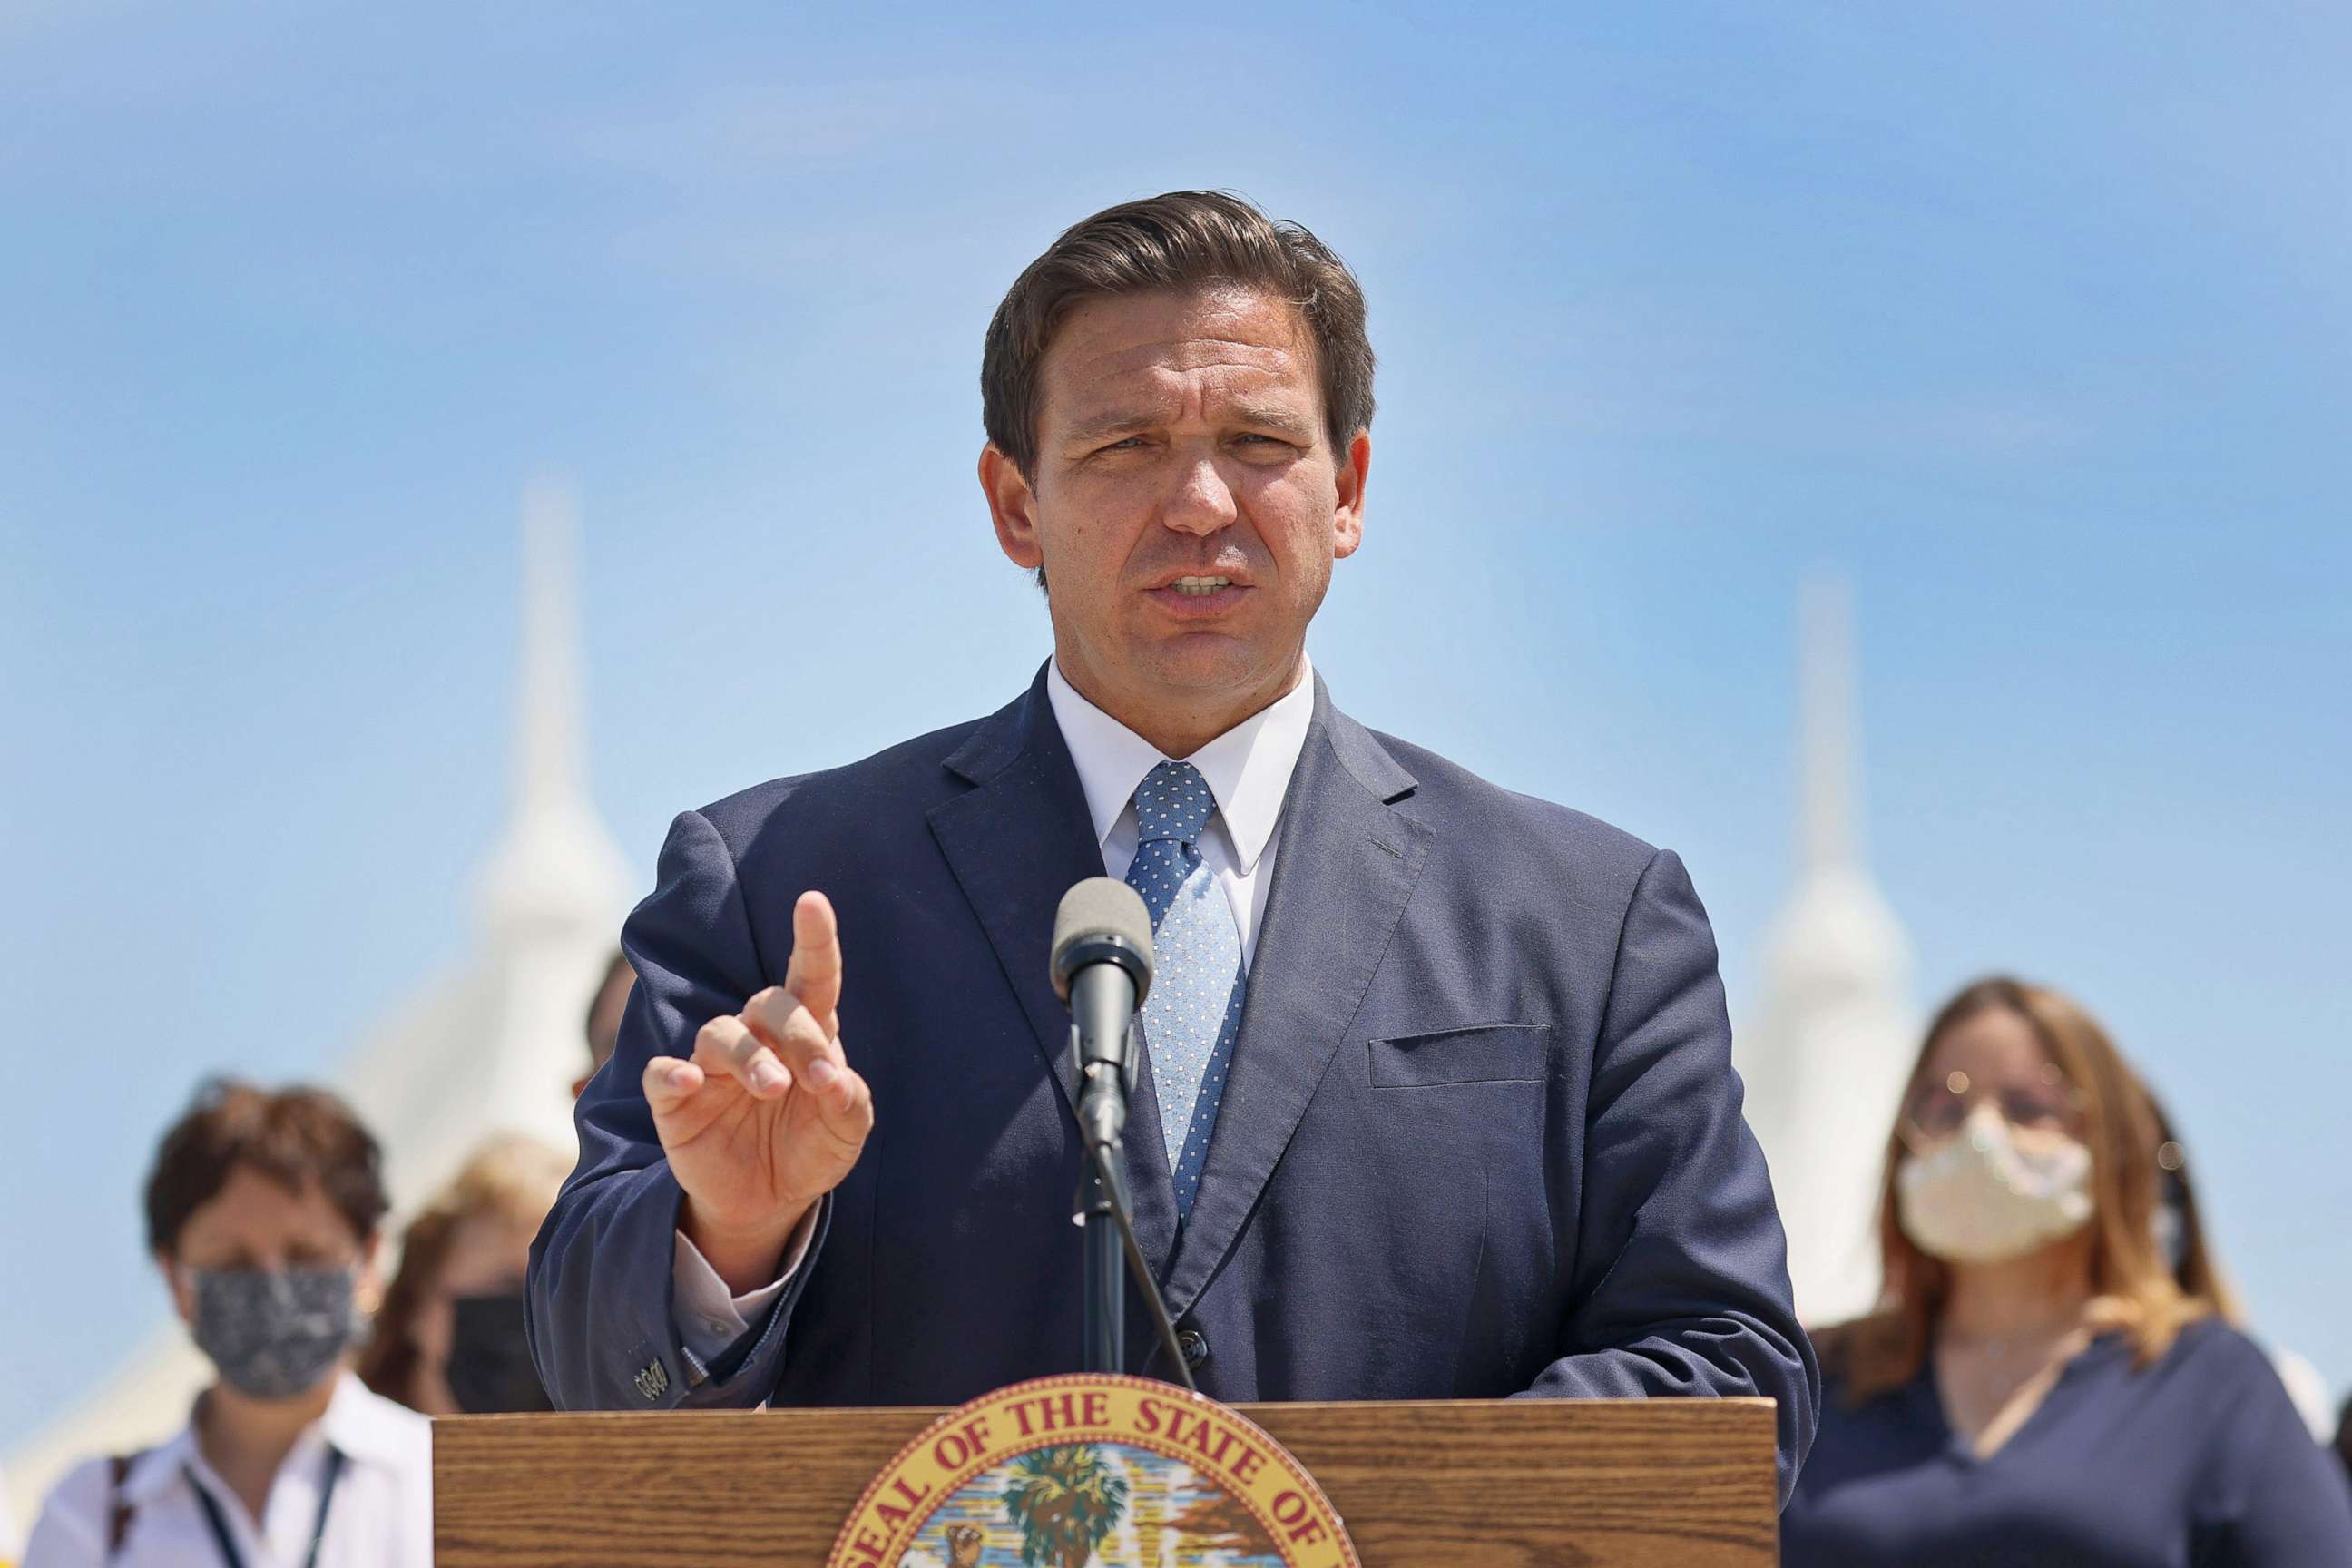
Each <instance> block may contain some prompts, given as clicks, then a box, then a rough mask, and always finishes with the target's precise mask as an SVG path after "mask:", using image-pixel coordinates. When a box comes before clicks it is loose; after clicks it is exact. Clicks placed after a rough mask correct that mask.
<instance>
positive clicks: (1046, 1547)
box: [1004, 1443, 1127, 1568]
mask: <svg viewBox="0 0 2352 1568" xmlns="http://www.w3.org/2000/svg"><path fill="white" fill-rule="evenodd" d="M1013 1469H1014V1471H1015V1472H1016V1473H1015V1475H1014V1476H1013V1480H1012V1483H1011V1484H1010V1485H1008V1486H1006V1488H1005V1489H1004V1511H1005V1512H1006V1513H1008V1514H1010V1515H1012V1517H1013V1523H1014V1524H1016V1525H1018V1526H1019V1527H1020V1529H1021V1561H1022V1562H1024V1563H1027V1564H1028V1565H1029V1568H1086V1565H1087V1559H1088V1558H1090V1557H1092V1556H1093V1555H1094V1554H1095V1548H1097V1546H1100V1545H1101V1544H1102V1543H1103V1541H1104V1539H1105V1538H1106V1537H1108V1535H1109V1534H1110V1532H1111V1531H1114V1530H1116V1529H1118V1521H1119V1516H1120V1514H1122V1513H1124V1512H1125V1511H1126V1510H1127V1479H1126V1478H1125V1477H1123V1476H1121V1475H1120V1474H1119V1473H1118V1470H1117V1469H1116V1468H1113V1466H1112V1465H1111V1463H1110V1461H1109V1460H1108V1458H1107V1457H1106V1456H1105V1455H1104V1453H1103V1451H1102V1449H1101V1448H1099V1447H1096V1446H1095V1445H1093V1444H1090V1443H1070V1444H1066V1445H1064V1446H1063V1447H1058V1448H1040V1449H1039V1450H1037V1452H1035V1453H1034V1454H1024V1455H1023V1456H1022V1457H1021V1458H1018V1459H1016V1460H1014V1461H1013Z"/></svg>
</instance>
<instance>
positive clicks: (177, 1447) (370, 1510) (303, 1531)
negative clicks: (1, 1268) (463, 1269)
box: [25, 1080, 433, 1568]
mask: <svg viewBox="0 0 2352 1568" xmlns="http://www.w3.org/2000/svg"><path fill="white" fill-rule="evenodd" d="M384 1208H385V1198H384V1189H383V1169H382V1161H381V1158H380V1156H379V1153H378V1151H377V1148H376V1142H375V1140H374V1139H373V1137H371V1136H370V1135H369V1133H368V1131H367V1129H365V1128H364V1127H362V1126H361V1125H360V1123H359V1121H358V1119H357V1118H355V1117H354V1116H353V1115H352V1112H351V1110H350V1108H349V1107H347V1106H345V1105H344V1104H343V1102H342V1101H341V1100H338V1099H336V1098H335V1097H334V1096H333V1095H331V1094H329V1093H327V1092H326V1091H324V1090H323V1089H300V1088H297V1089H284V1090H280V1091H278V1092H276V1093H270V1092H268V1091H265V1090H263V1089H256V1088H254V1087H252V1086H251V1085H249V1084H243V1083H236V1082H231V1081H226V1080H215V1081H214V1082H211V1083H208V1084H206V1085H205V1087H204V1088H203V1089H201V1090H199V1091H198V1093H197V1095H196V1100H195V1103H194V1105H193V1106H191V1107H190V1108H189V1110H188V1111H187V1113H186V1114H185V1115H184V1116H183V1117H182V1118H181V1119H180V1121H178V1122H177V1123H176V1124H175V1125H173V1128H172V1129H171V1131H168V1132H166V1133H165V1134H164V1136H163V1146H162V1147H161V1148H160V1149H159V1150H158V1151H157V1152H156V1156H155V1168H154V1171H153V1173H152V1174H151V1175H150V1176H149V1177H148V1181H147V1241H148V1247H149V1249H150V1251H151V1252H152V1254H153V1256H154V1258H155V1265H156V1267H157V1268H159V1269H161V1270H162V1271H163V1279H164V1282H165V1284H166V1286H167V1287H168V1288H169V1289H170V1291H171V1296H172V1304H173V1307H174V1308H175V1309H176V1310H178V1312H179V1314H180V1317H181V1319H182V1321H184V1322H185V1323H186V1324H187V1325H188V1328H189V1331H190V1332H191V1333H192V1334H193V1335H194V1339H195V1342H196V1346H197V1348H198V1349H200V1350H202V1351H203V1352H204V1353H205V1356H206V1358H207V1359H209V1360H210V1361H211V1362H212V1363H213V1366H214V1368H215V1371H216V1372H217V1373H218V1376H217V1378H216V1380H215V1382H214V1383H213V1384H212V1386H210V1387H209V1388H207V1389H205V1392H204V1393H203V1394H200V1395H199V1396H198V1397H197V1399H196V1403H195V1407H194V1410H192V1411H191V1412H190V1413H189V1416H188V1422H187V1425H186V1426H184V1427H182V1428H181V1429H180V1430H179V1431H178V1432H177V1433H176V1434H174V1435H173V1436H170V1437H169V1438H168V1439H166V1440H165V1441H163V1443H161V1444H159V1445H157V1446H156V1447H152V1448H148V1449H145V1450H142V1451H141V1452H139V1453H136V1454H129V1455H122V1456H118V1457H116V1458H95V1459H91V1460H89V1461H87V1462H86V1463H84V1464H82V1465H81V1466H79V1468H76V1469H74V1470H72V1471H71V1472H69V1473H68V1475H67V1476H66V1478H65V1479H64V1480H62V1481H60V1482H58V1487H57V1489H56V1490H55V1491H53V1492H51V1493H50V1494H49V1498H48V1500H47V1503H46V1504H45V1505H44V1507H43V1508H42V1510H41V1517H40V1519H39V1520H38V1521H37V1522H36V1523H35V1524H34V1526H33V1539H32V1541H31V1542H30V1543H29V1544H28V1545H27V1546H26V1550H25V1568H101V1565H103V1568H166V1565H171V1568H180V1565H184V1564H187V1563H221V1564H224V1565H225V1568H245V1565H247V1564H250V1565H254V1568H259V1565H261V1564H267V1563H302V1564H309V1565H311V1568H427V1565H428V1564H430V1563H431V1562H432V1560H433V1468H432V1438H431V1436H430V1428H429V1426H428V1424H427V1423H426V1422H425V1420H423V1419H422V1418H421V1417H419V1416H417V1415H415V1414H414V1413H412V1412H410V1411H406V1410H404V1409H402V1408H401V1407H400V1406H399V1405H394V1404H393V1403H392V1402H391V1401H390V1400H386V1399H381V1398H378V1397H377V1396H376V1395H375V1394H371V1393H369V1392H368V1390H367V1389H366V1388H365V1387H363V1386H362V1384H360V1381H359V1379H357V1378H356V1377H353V1376H352V1374H351V1373H350V1372H349V1371H348V1370H346V1368H345V1364H344V1363H345V1361H346V1359H347V1353H348V1352H349V1350H350V1348H351V1346H352V1344H353V1343H355V1342H357V1340H358V1339H359V1338H360V1336H361V1333H362V1325H363V1324H364V1322H365V1320H366V1311H367V1309H368V1307H369V1306H370V1305H372V1304H373V1298H374V1296H375V1295H376V1292H377V1286H378V1279H377V1276H376V1253H377V1230H378V1226H380V1224H381V1223H382V1221H383V1214H384Z"/></svg>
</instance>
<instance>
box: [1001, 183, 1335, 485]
mask: <svg viewBox="0 0 2352 1568" xmlns="http://www.w3.org/2000/svg"><path fill="white" fill-rule="evenodd" d="M1218 284H1230V285H1238V286H1241V287H1244V288H1250V289H1264V290H1265V291H1266V292H1268V293H1270V294H1274V295H1276V296H1277V297H1278V298H1281V299H1284V300H1288V301H1290V303H1291V304H1292V305H1293V306H1295V307H1296V308H1297V310H1298V313H1299V315H1300V317H1301V318H1302V319H1303V320H1304V321H1306V323H1307V330H1308V331H1309V332H1311V333H1312V334H1313V336H1314V340H1315V363H1316V370H1317V372H1318V374H1319V376H1320V378H1321V381H1322V389H1323V419H1324V425H1325V426H1326V428H1327V429H1328V431H1329V432H1330V436H1331V445H1332V446H1333V447H1334V448H1336V449H1337V450H1339V452H1341V453H1343V454H1344V453H1345V452H1346V451H1347V449H1348V443H1349V442H1350V441H1352V440H1353V439H1355V437H1356V433H1357V432H1358V431H1360V430H1365V429H1369V428H1370V426H1371V423H1372V344H1371V340H1370V338H1368V337H1366V336H1365V335H1364V290H1363V289H1362V287H1361V286H1360V284H1358V283H1357V281H1356V279H1355V275H1354V274H1353V273H1351V272H1349V270H1348V268H1347V264H1346V263H1345V262H1343V261H1341V260H1340V259H1339V257H1337V256H1336V255H1334V254H1332V252H1331V250H1330V247H1328V246H1326V245H1325V244H1324V243H1323V242H1322V241H1321V240H1319V239H1318V238H1316V237H1314V235H1312V234H1310V233H1308V232H1307V230H1306V229H1305V228H1303V227H1301V226H1299V225H1297V224H1295V223H1285V222H1279V221H1277V220H1276V219H1274V218H1270V217H1268V216H1265V214H1264V213H1263V212H1260V211H1259V210H1258V209H1257V208H1256V207H1255V206H1252V205H1250V204H1249V203H1247V202H1245V201H1244V200H1242V199H1241V198H1240V197H1239V196H1232V195H1225V194H1224V193H1223V192H1222V191H1171V192H1169V193H1168V194H1167V195H1161V196H1152V197H1150V198H1149V199H1148V200H1144V201H1138V202H1125V203H1122V204H1121V205H1118V206H1115V207H1107V208H1105V209H1104V210H1103V211H1101V212H1098V213H1097V214H1095V216H1092V217H1090V218H1087V219H1086V220H1085V221H1083V222H1081V223H1078V224H1076V225H1075V226H1072V227H1070V228H1067V229H1065V230H1064V231H1063V233H1062V237H1060V238H1059V239H1056V240H1055V241H1054V243H1053V244H1052V245H1051V246H1048V247H1046V250H1045V255H1043V256H1040V257H1039V258H1037V259H1036V260H1034V261H1033V262H1031V263H1030V264H1029V265H1028V267H1027V268H1024V269H1023V271H1022V274H1021V276H1020V277H1019V278H1017V279H1013V288H1012V289H1011V290H1010V291H1008V292H1007V293H1006V294H1005V296H1004V302H1003V304H1001V305H999V306H997V308H996V316H995V319H994V320H992V321H990V322H989V323H988V345H987V348H986V350H985V352H984V353H982V356H981V362H980V404H981V419H982V423H983V424H984V425H985V426H987V429H988V439H989V441H990V443H991V444H992V445H993V446H994V447H996V449H997V450H998V451H1000V452H1003V454H1004V455H1005V456H1006V457H1008V458H1012V459H1013V465H1014V466H1015V467H1016V468H1019V469H1020V470H1021V472H1022V473H1023V475H1024V476H1025V477H1029V478H1031V479H1034V476H1035V473H1036V469H1035V467H1034V465H1035V462H1036V458H1037V415H1038V403H1039V393H1038V381H1039V374H1040V370H1041V367H1042V366H1043V365H1044V363H1045V350H1046V349H1047V348H1048V347H1049V346H1050V345H1051V344H1052V342H1053V341H1054V333H1055V331H1057V330H1058V329H1059V328H1060V327H1061V324H1062V321H1063V319H1064V318H1065V317H1066V316H1067V315H1068V314H1069V312H1070V310H1071V308H1072V307H1073V306H1075V305H1077V304H1079V303H1081V302H1083V301H1085V300H1098V299H1105V298H1108V297H1111V296H1115V295H1120V294H1140V293H1150V292H1156V291H1159V290H1162V289H1201V288H1209V287H1213V286H1215V285H1218Z"/></svg>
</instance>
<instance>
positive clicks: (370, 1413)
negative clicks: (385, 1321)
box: [24, 1372, 433, 1568]
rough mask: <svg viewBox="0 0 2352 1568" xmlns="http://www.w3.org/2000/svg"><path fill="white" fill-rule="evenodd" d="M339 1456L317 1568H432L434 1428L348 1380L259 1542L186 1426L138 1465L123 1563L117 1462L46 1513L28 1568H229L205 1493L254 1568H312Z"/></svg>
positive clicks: (68, 1483)
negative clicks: (114, 1545)
mask: <svg viewBox="0 0 2352 1568" xmlns="http://www.w3.org/2000/svg"><path fill="white" fill-rule="evenodd" d="M330 1445H332V1446H333V1447H334V1448H335V1449H336V1450H338V1451H339V1452H341V1454H342V1456H343V1461H344V1462H343V1470H342V1475H341V1478H340V1479H338V1480H337V1481H336V1483H335V1495H334V1500H333V1503H332V1505H331V1507H330V1508H329V1509H328V1510H327V1529H326V1533H325V1534H324V1535H323V1536H322V1537H320V1543H319V1568H432V1563H433V1436H432V1423H430V1422H428V1421H427V1420H425V1417H424V1416H422V1415H417V1414H416V1413H415V1411H413V1410H407V1409H404V1408H403V1407H402V1406H400V1405H394V1403H393V1402H392V1401H391V1400H389V1399H385V1398H383V1397H381V1396H379V1395H377V1394H371V1393H369V1392H368V1389H367V1386H366V1385H365V1384H362V1383H361V1382H360V1380H359V1379H358V1378H357V1377H355V1376H353V1375H352V1373H349V1372H345V1373H342V1374H341V1376H340V1377H339V1378H338V1379H337V1380H336V1383H335V1394H334V1398H333V1400H332V1401H331V1403H330V1404H329V1405H328V1406H327V1413H326V1414H325V1415H321V1416H320V1418H319V1419H318V1420H317V1421H316V1422H314V1423H312V1424H311V1425H310V1426H309V1427H308V1428H307V1429H305V1430H304V1432H303V1433H302V1436H300V1437H299V1438H297V1439H296V1440H295V1443H294V1447H292V1448H291V1449H290V1450H289V1451H288V1453H287V1455H286V1460H285V1462H284V1463H283V1464H281V1465H279V1466H278V1476H277V1479H275V1480H273V1481H272V1482H271V1483H270V1486H269V1501H268V1505H267V1506H266V1507H265V1508H264V1509H263V1510H262V1518H261V1521H260V1528H259V1529H258V1531H257V1530H256V1529H255V1522H254V1521H253V1520H251V1519H249V1518H248V1517H247V1515H246V1511H245V1504H243V1503H242V1502H239V1501H238V1500H237V1498H236V1493H235V1492H232V1491H231V1490H229V1489H228V1485H227V1483H226V1482H225V1481H223V1480H222V1479H220V1477H219V1476H218V1475H217V1474H215V1472H214V1470H213V1468H212V1467H211V1466H210V1465H208V1464H206V1463H205V1457H204V1455H203V1454H202V1453H201V1452H199V1451H198V1449H197V1447H196V1434H195V1428H194V1426H193V1425H190V1426H182V1427H181V1428H180V1429H179V1431H178V1432H176V1433H174V1434H173V1436H171V1438H170V1439H169V1440H167V1441H165V1442H163V1443H162V1444H160V1445H158V1446H157V1447H152V1448H149V1449H147V1450H146V1451H145V1452H143V1453H142V1454H141V1455H139V1457H138V1458H135V1459H133V1460H132V1461H131V1469H130V1472H129V1473H128V1474H127V1475H125V1476H124V1478H123V1482H122V1500H123V1501H125V1502H127V1503H129V1504H130V1505H131V1527H130V1529H129V1531H126V1532H125V1534H124V1535H123V1538H122V1550H121V1552H118V1553H116V1554H114V1555H113V1556H111V1557H110V1556H109V1555H108V1554H107V1529H108V1524H107V1516H108V1510H109V1508H110V1503H111V1498H110V1486H109V1479H108V1471H109V1469H110V1463H109V1461H108V1460H106V1459H103V1458H97V1459H88V1460H85V1461H83V1462H82V1463H81V1464H80V1465H79V1466H77V1467H75V1468H73V1469H72V1470H71V1471H69V1472H68V1474H67V1476H66V1478H65V1479H63V1480H61V1481H59V1482H58V1486H57V1489H56V1490H55V1491H52V1492H51V1493H50V1494H49V1497H48V1501H47V1503H45V1504H44V1505H43V1506H42V1509H41V1517H40V1518H39V1520H37V1521H36V1522H35V1523H34V1525H33V1539H32V1540H31V1542H28V1543H27V1544H26V1548H25V1562H24V1568H198V1565H209V1564H217V1565H218V1568H229V1565H228V1564H227V1563H223V1562H222V1561H221V1551H220V1546H219V1544H218V1543H217V1542H215V1540H214V1537H213V1532H212V1527H211V1526H210V1525H209V1524H208V1523H207V1522H206V1521H205V1511H204V1509H203V1506H202V1505H201V1504H200V1503H199V1502H198V1501H197V1499H196V1493H195V1489H196V1488H198V1487H202V1488H203V1489H205V1491H206V1492H207V1493H209V1494H210V1495H211V1497H212V1500H213V1501H214V1502H215V1503H216V1504H217V1505H219V1509H220V1515H221V1519H222V1521H223V1522H224V1523H226V1525H227V1527H228V1530H229V1533H230V1536H231V1537H232V1539H233V1540H234V1541H235V1542H236V1550H237V1555H238V1556H239V1557H241V1558H242V1559H243V1560H244V1563H245V1568H302V1564H303V1562H304V1560H305V1559H306V1558H307V1557H308V1556H309V1555H310V1531H311V1530H312V1528H313V1527H314V1526H315V1525H316V1524H317V1523H318V1521H319V1499H320V1489H321V1488H322V1487H323V1486H324V1485H325V1483H326V1479H327V1449H328V1447H329V1446H330Z"/></svg>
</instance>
